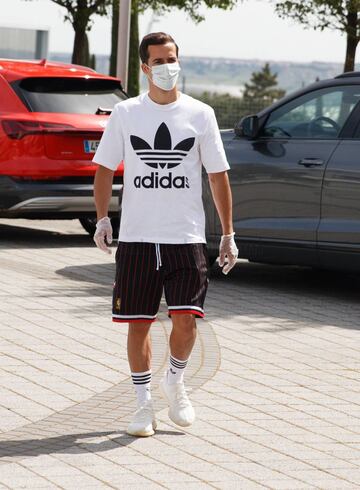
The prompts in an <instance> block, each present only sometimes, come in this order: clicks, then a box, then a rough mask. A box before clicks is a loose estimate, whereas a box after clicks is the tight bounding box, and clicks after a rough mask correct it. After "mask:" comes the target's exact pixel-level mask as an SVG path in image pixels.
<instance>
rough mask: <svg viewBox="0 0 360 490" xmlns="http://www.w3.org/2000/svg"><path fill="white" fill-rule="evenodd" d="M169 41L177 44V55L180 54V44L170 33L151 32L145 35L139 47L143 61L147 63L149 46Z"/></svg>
mask: <svg viewBox="0 0 360 490" xmlns="http://www.w3.org/2000/svg"><path fill="white" fill-rule="evenodd" d="M167 43H174V44H175V47H176V56H178V55H179V46H178V45H177V44H176V42H175V41H174V39H173V38H172V37H171V36H170V35H169V34H166V32H151V33H150V34H147V35H146V36H144V37H143V39H142V41H141V43H140V47H139V54H140V58H141V61H142V62H143V63H147V61H148V59H149V51H148V47H149V46H154V45H159V44H167Z"/></svg>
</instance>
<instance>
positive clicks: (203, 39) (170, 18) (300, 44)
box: [0, 0, 360, 63]
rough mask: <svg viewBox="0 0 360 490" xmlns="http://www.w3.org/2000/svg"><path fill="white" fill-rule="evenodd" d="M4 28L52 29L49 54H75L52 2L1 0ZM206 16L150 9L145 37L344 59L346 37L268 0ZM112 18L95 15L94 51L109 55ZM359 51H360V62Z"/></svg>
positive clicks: (222, 50) (218, 52)
mask: <svg viewBox="0 0 360 490" xmlns="http://www.w3.org/2000/svg"><path fill="white" fill-rule="evenodd" d="M0 7H2V8H1V13H2V14H1V20H0V25H2V26H16V27H40V28H49V29H50V52H57V51H61V52H71V51H72V46H73V40H74V31H73V29H72V26H71V24H70V23H68V22H64V9H63V8H62V7H59V6H58V5H56V4H55V3H53V2H51V0H32V1H24V0H0ZM202 13H203V14H204V15H205V20H204V21H203V22H202V23H200V24H195V23H194V22H193V21H192V20H190V19H189V18H188V17H187V15H186V14H184V13H182V12H180V11H178V10H174V11H172V12H171V13H170V14H168V15H165V16H161V18H156V17H155V18H154V16H153V14H152V12H151V11H149V12H146V13H145V14H144V15H142V16H141V18H140V35H141V36H143V35H145V34H147V33H148V32H151V31H165V32H168V33H169V34H171V35H172V36H173V37H174V39H175V40H176V42H177V44H178V45H179V47H180V53H179V54H180V57H181V55H188V56H214V57H226V58H238V59H259V60H266V61H271V60H274V61H298V62H311V61H330V62H341V63H342V62H343V61H344V57H345V37H344V36H342V35H341V34H340V33H338V32H334V31H330V30H328V31H323V32H320V31H318V32H317V31H314V30H309V29H304V28H303V27H302V26H300V25H298V24H296V23H295V22H294V21H291V20H284V19H279V18H278V17H277V16H276V14H275V13H274V9H273V5H271V2H269V1H266V0H245V1H244V2H239V3H238V5H237V7H236V8H235V9H233V10H231V11H222V10H220V9H203V10H202ZM110 37H111V21H110V18H107V17H99V16H96V17H94V25H93V28H92V30H91V31H90V33H89V40H90V51H91V52H92V53H95V54H109V53H110ZM359 57H360V50H359V53H358V57H357V58H358V59H357V61H359Z"/></svg>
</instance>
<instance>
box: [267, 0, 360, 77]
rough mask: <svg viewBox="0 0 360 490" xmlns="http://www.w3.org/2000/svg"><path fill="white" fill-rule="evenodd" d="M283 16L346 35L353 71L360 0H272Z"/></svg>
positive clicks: (347, 60) (348, 60)
mask: <svg viewBox="0 0 360 490" xmlns="http://www.w3.org/2000/svg"><path fill="white" fill-rule="evenodd" d="M272 1H273V2H275V9H276V12H277V13H278V14H279V15H280V17H290V18H292V19H294V20H296V21H298V22H300V23H301V24H303V25H305V26H307V27H310V28H313V29H320V30H321V31H322V30H324V29H333V30H337V31H340V32H341V33H344V34H345V35H346V56H345V63H344V71H345V72H346V71H353V70H354V67H355V55H356V48H357V46H358V44H359V41H360V15H359V14H360V0H294V1H293V0H291V1H290V0H282V1H278V0H272Z"/></svg>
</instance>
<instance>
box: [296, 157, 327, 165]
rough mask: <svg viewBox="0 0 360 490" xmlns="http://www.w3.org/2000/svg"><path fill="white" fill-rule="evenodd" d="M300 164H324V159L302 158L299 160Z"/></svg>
mask: <svg viewBox="0 0 360 490" xmlns="http://www.w3.org/2000/svg"><path fill="white" fill-rule="evenodd" d="M298 164H299V165H304V167H319V166H320V165H324V160H320V158H302V159H301V160H299V161H298Z"/></svg>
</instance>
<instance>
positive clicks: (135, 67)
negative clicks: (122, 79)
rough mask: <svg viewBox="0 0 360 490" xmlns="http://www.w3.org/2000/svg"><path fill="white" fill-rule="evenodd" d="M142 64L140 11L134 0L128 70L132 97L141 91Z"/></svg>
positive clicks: (129, 90) (129, 91)
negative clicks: (140, 59) (140, 61)
mask: <svg viewBox="0 0 360 490" xmlns="http://www.w3.org/2000/svg"><path fill="white" fill-rule="evenodd" d="M139 75H140V65H139V11H138V5H137V0H133V1H132V9H131V19H130V49H129V72H128V94H129V95H130V96H131V97H135V96H136V95H139V92H140V82H139Z"/></svg>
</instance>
